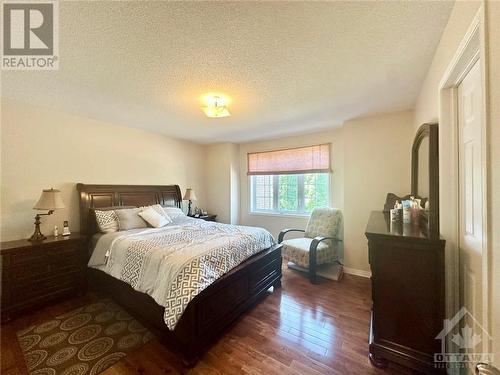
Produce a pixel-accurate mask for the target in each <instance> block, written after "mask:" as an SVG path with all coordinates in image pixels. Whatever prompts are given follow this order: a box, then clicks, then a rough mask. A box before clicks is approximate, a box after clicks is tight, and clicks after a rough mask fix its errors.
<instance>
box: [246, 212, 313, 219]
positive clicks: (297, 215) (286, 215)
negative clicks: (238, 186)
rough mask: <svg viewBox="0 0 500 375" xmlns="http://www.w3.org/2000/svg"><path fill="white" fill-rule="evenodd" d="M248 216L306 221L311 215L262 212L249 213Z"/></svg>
mask: <svg viewBox="0 0 500 375" xmlns="http://www.w3.org/2000/svg"><path fill="white" fill-rule="evenodd" d="M248 215H252V216H274V217H282V218H293V219H308V218H309V217H310V216H311V213H308V214H280V213H279V212H264V211H250V212H248Z"/></svg>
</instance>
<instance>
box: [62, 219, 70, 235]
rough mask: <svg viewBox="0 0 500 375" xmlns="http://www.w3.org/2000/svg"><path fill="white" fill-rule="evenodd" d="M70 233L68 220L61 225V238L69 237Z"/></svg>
mask: <svg viewBox="0 0 500 375" xmlns="http://www.w3.org/2000/svg"><path fill="white" fill-rule="evenodd" d="M70 234H71V232H70V231H69V225H68V220H64V223H63V236H69V235H70Z"/></svg>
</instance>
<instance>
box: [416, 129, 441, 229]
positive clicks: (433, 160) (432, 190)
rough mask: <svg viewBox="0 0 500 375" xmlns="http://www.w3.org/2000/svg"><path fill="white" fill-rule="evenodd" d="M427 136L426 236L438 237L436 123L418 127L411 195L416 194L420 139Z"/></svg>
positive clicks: (437, 133)
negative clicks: (427, 187)
mask: <svg viewBox="0 0 500 375" xmlns="http://www.w3.org/2000/svg"><path fill="white" fill-rule="evenodd" d="M426 137H428V138H429V159H428V160H429V190H428V191H429V196H428V197H427V198H428V200H429V215H428V218H427V226H428V236H429V238H431V239H438V238H439V129H438V124H437V123H433V124H423V125H422V126H420V128H418V130H417V133H416V135H415V139H414V140H413V146H412V149H411V195H413V196H415V197H420V196H419V194H418V152H419V149H420V145H421V144H422V141H423V140H424V139H425V138H426Z"/></svg>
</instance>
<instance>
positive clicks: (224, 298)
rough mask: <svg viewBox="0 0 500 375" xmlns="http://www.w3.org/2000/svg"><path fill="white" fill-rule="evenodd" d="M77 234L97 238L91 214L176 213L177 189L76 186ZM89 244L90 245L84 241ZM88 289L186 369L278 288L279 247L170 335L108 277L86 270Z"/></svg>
mask: <svg viewBox="0 0 500 375" xmlns="http://www.w3.org/2000/svg"><path fill="white" fill-rule="evenodd" d="M77 190H78V193H79V199H80V228H81V232H82V233H84V234H86V235H87V236H88V237H89V239H90V238H91V237H92V236H93V235H94V234H95V233H97V225H96V221H95V215H94V214H93V212H92V209H93V208H99V207H112V206H135V207H138V206H145V205H150V204H156V203H158V204H161V205H163V206H175V207H180V204H181V200H182V198H181V191H180V189H179V186H178V185H165V186H152V185H86V184H77ZM89 243H90V241H89ZM88 279H89V284H90V286H91V287H93V288H95V289H96V290H98V291H105V292H107V293H109V294H110V295H111V296H112V298H113V299H114V300H116V301H117V302H118V303H119V304H120V305H122V306H123V307H124V308H125V309H127V310H128V311H130V312H131V313H132V315H134V316H135V317H136V318H137V319H138V320H140V321H141V322H143V323H144V324H145V325H146V326H148V328H150V329H151V330H152V331H153V332H154V333H155V334H156V335H157V337H158V338H160V339H161V340H162V342H163V343H164V344H165V345H166V346H167V347H169V348H170V349H171V350H172V351H174V352H177V353H178V354H180V355H181V359H182V361H183V363H184V364H185V365H188V366H191V365H193V364H194V363H196V361H197V360H198V358H199V356H200V355H201V354H202V352H203V350H205V349H206V348H207V346H208V345H209V344H210V343H212V342H213V341H214V340H215V339H217V338H218V337H219V336H220V335H221V334H222V333H223V332H224V331H226V330H227V328H228V327H230V326H231V325H232V324H233V323H234V322H235V321H236V319H237V318H238V317H239V316H240V315H241V314H242V313H243V312H244V311H245V310H247V309H249V308H250V307H251V306H253V305H254V304H256V303H257V302H258V301H259V300H260V299H261V298H263V297H264V296H265V295H266V293H267V290H268V289H269V288H270V287H271V286H273V287H275V288H279V287H280V286H281V245H275V246H273V247H271V248H269V249H266V250H263V251H261V252H259V253H258V254H255V255H254V256H252V257H251V258H249V259H247V260H246V261H245V262H243V263H241V264H240V265H239V266H237V267H235V268H234V269H232V270H231V271H230V272H228V273H227V274H225V275H224V276H223V277H221V278H220V279H219V280H217V281H216V282H215V283H213V284H212V285H211V286H209V287H208V288H207V289H205V290H204V291H203V292H201V293H200V294H199V295H198V296H196V297H195V298H194V299H193V300H192V301H191V302H190V303H189V305H188V307H187V309H186V311H185V312H184V314H183V315H182V317H181V319H180V320H179V322H178V323H177V325H176V327H175V329H174V330H172V331H171V330H169V329H168V328H167V326H166V325H165V322H164V320H163V313H164V308H163V307H162V306H160V305H158V304H157V303H156V302H155V301H154V299H153V298H151V297H150V296H149V295H147V294H145V293H141V292H138V291H135V290H134V289H133V288H132V287H131V286H130V285H128V284H126V283H125V282H123V281H121V280H118V279H116V278H114V277H112V276H109V275H108V274H106V273H104V272H102V271H100V270H96V269H92V268H89V269H88Z"/></svg>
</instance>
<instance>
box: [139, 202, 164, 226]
mask: <svg viewBox="0 0 500 375" xmlns="http://www.w3.org/2000/svg"><path fill="white" fill-rule="evenodd" d="M139 216H140V217H142V218H143V219H144V220H146V221H147V222H148V224H149V225H151V226H152V227H153V228H161V227H164V226H165V225H167V224H168V223H169V222H170V221H169V220H167V219H165V217H164V216H163V215H160V214H159V213H158V212H157V211H156V210H155V209H154V208H153V206H150V207H147V208H145V209H144V210H142V211H141V212H139Z"/></svg>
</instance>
